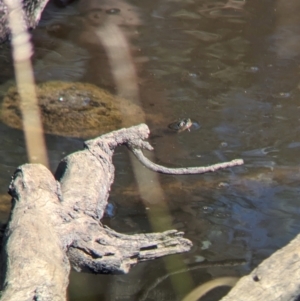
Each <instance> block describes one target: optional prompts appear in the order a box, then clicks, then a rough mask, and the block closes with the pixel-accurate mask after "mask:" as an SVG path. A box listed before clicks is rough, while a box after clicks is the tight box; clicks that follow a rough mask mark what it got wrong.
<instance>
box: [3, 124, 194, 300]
mask: <svg viewBox="0 0 300 301" xmlns="http://www.w3.org/2000/svg"><path fill="white" fill-rule="evenodd" d="M148 135H149V129H148V127H147V126H146V125H144V124H142V125H139V126H135V127H131V128H128V129H121V130H119V131H115V132H112V133H109V134H106V135H103V136H100V137H98V138H96V139H93V140H90V141H87V142H86V143H85V149H84V150H82V151H79V152H76V153H73V154H71V155H69V156H67V157H66V158H65V159H63V160H62V161H61V163H60V164H59V166H58V169H57V171H56V174H55V177H54V176H53V175H52V174H51V172H50V171H49V170H48V169H47V168H46V167H44V166H43V165H39V164H25V165H22V166H21V167H19V168H18V169H17V170H16V172H15V174H14V176H13V178H12V181H11V184H10V187H9V193H10V194H11V196H12V197H13V207H12V211H11V216H10V219H9V224H8V226H7V229H6V231H5V238H4V248H3V256H2V258H3V263H2V265H3V267H2V273H1V275H2V277H3V279H2V289H3V294H2V299H1V300H5V301H6V300H18V301H21V300H39V301H45V300H47V301H48V300H65V299H66V289H67V285H68V276H69V271H70V266H72V267H73V268H75V269H76V270H77V271H89V272H93V273H127V272H128V271H129V269H130V268H131V267H132V266H133V265H135V264H136V263H138V262H140V261H145V260H151V259H154V258H157V257H161V256H164V255H168V254H174V253H180V252H185V251H188V250H189V249H190V248H191V246H192V243H191V242H190V241H189V240H187V239H185V238H183V237H182V236H183V233H181V232H178V231H176V230H169V231H166V232H163V233H151V234H135V235H125V234H120V233H117V232H115V231H113V230H112V229H109V228H108V227H105V226H103V225H102V224H101V222H100V219H101V218H102V216H103V214H104V210H105V207H106V205H107V198H108V196H109V190H110V186H111V184H112V183H113V180H114V166H113V163H112V156H113V152H114V149H115V148H116V147H117V146H118V145H121V144H127V143H129V142H130V143H131V144H134V145H136V146H137V147H148V148H149V147H150V146H149V145H148V144H147V143H146V142H144V141H143V140H144V139H145V138H147V137H148Z"/></svg>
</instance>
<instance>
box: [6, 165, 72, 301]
mask: <svg viewBox="0 0 300 301" xmlns="http://www.w3.org/2000/svg"><path fill="white" fill-rule="evenodd" d="M10 192H11V193H12V195H13V208H12V213H11V216H10V221H9V224H8V227H7V229H6V233H5V242H4V244H5V248H4V254H3V257H2V259H3V261H4V267H3V269H2V272H1V276H2V277H5V279H4V283H3V289H4V291H3V295H2V298H1V300H2V301H6V300H10V301H13V300H15V301H21V300H47V301H48V300H49V301H50V300H55V301H56V300H57V301H61V300H65V298H66V288H67V285H68V274H69V270H70V265H69V261H68V259H67V256H66V254H65V250H64V248H63V246H62V243H61V240H60V238H59V235H60V233H59V231H60V227H59V224H58V222H59V215H58V213H59V211H60V210H61V207H62V204H61V203H60V202H59V199H58V197H57V185H56V181H55V179H54V177H53V175H52V174H51V173H50V171H49V170H48V169H47V168H46V167H44V166H42V165H31V164H26V165H23V166H21V167H20V168H18V169H17V171H16V172H15V175H14V178H13V180H12V182H11V185H10Z"/></svg>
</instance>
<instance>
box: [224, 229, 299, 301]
mask: <svg viewBox="0 0 300 301" xmlns="http://www.w3.org/2000/svg"><path fill="white" fill-rule="evenodd" d="M299 296H300V235H298V236H297V237H296V238H295V239H293V240H292V241H291V242H290V243H289V244H288V245H287V246H285V247H284V248H282V249H280V250H278V251H276V252H275V253H274V254H272V255H271V256H270V257H269V258H267V259H266V260H264V261H263V262H262V263H261V264H260V265H259V266H258V267H257V268H256V269H254V270H253V271H252V272H251V274H249V275H247V276H245V277H242V278H241V279H240V280H239V281H238V283H237V284H236V286H235V287H234V288H233V289H232V290H231V291H230V292H229V293H228V295H227V296H225V297H224V298H222V301H244V300H247V301H296V300H299Z"/></svg>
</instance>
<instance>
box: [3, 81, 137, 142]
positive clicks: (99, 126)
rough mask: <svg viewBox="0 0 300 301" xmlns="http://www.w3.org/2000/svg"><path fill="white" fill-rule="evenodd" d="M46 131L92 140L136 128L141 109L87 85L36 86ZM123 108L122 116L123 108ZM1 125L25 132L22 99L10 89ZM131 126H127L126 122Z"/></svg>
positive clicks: (13, 89) (68, 83) (15, 91)
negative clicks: (118, 130) (121, 128)
mask: <svg viewBox="0 0 300 301" xmlns="http://www.w3.org/2000/svg"><path fill="white" fill-rule="evenodd" d="M36 93H37V98H38V102H39V107H40V112H41V116H42V122H43V126H44V131H45V132H46V133H49V134H55V135H61V136H72V137H81V138H91V137H94V136H98V135H100V134H103V133H107V132H110V131H112V130H116V129H118V128H120V127H121V126H122V125H125V124H124V122H123V123H122V120H123V119H124V120H125V119H126V120H131V121H132V124H126V126H128V125H133V124H136V122H135V120H136V118H135V116H140V115H141V114H143V113H142V109H141V108H140V107H138V106H137V105H135V104H133V103H131V102H130V101H129V100H127V99H123V98H120V97H118V96H115V95H113V94H111V93H109V92H107V91H106V90H103V89H101V88H98V87H96V86H94V85H92V84H87V83H79V82H77V83H70V82H58V81H52V82H46V83H42V84H39V85H37V86H36ZM121 104H122V114H123V115H124V116H122V114H121V113H120V109H119V108H120V107H121ZM1 119H2V121H3V122H4V123H5V124H7V125H8V126H11V127H13V128H17V129H22V114H21V110H20V96H19V93H18V91H17V89H16V87H11V88H10V89H9V90H8V91H7V93H6V95H5V96H4V99H3V104H2V110H1ZM127 123H128V122H127Z"/></svg>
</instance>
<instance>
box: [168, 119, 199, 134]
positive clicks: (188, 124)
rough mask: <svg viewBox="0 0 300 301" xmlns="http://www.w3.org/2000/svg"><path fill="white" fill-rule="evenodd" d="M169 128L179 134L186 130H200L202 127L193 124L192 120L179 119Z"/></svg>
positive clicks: (195, 123)
mask: <svg viewBox="0 0 300 301" xmlns="http://www.w3.org/2000/svg"><path fill="white" fill-rule="evenodd" d="M168 128H169V129H171V130H173V131H176V132H178V133H180V132H183V131H185V130H188V131H190V130H191V129H195V130H197V129H199V128H200V125H199V124H198V123H197V122H192V120H191V119H190V118H182V119H178V120H176V121H174V122H172V123H170V124H169V125H168Z"/></svg>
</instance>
